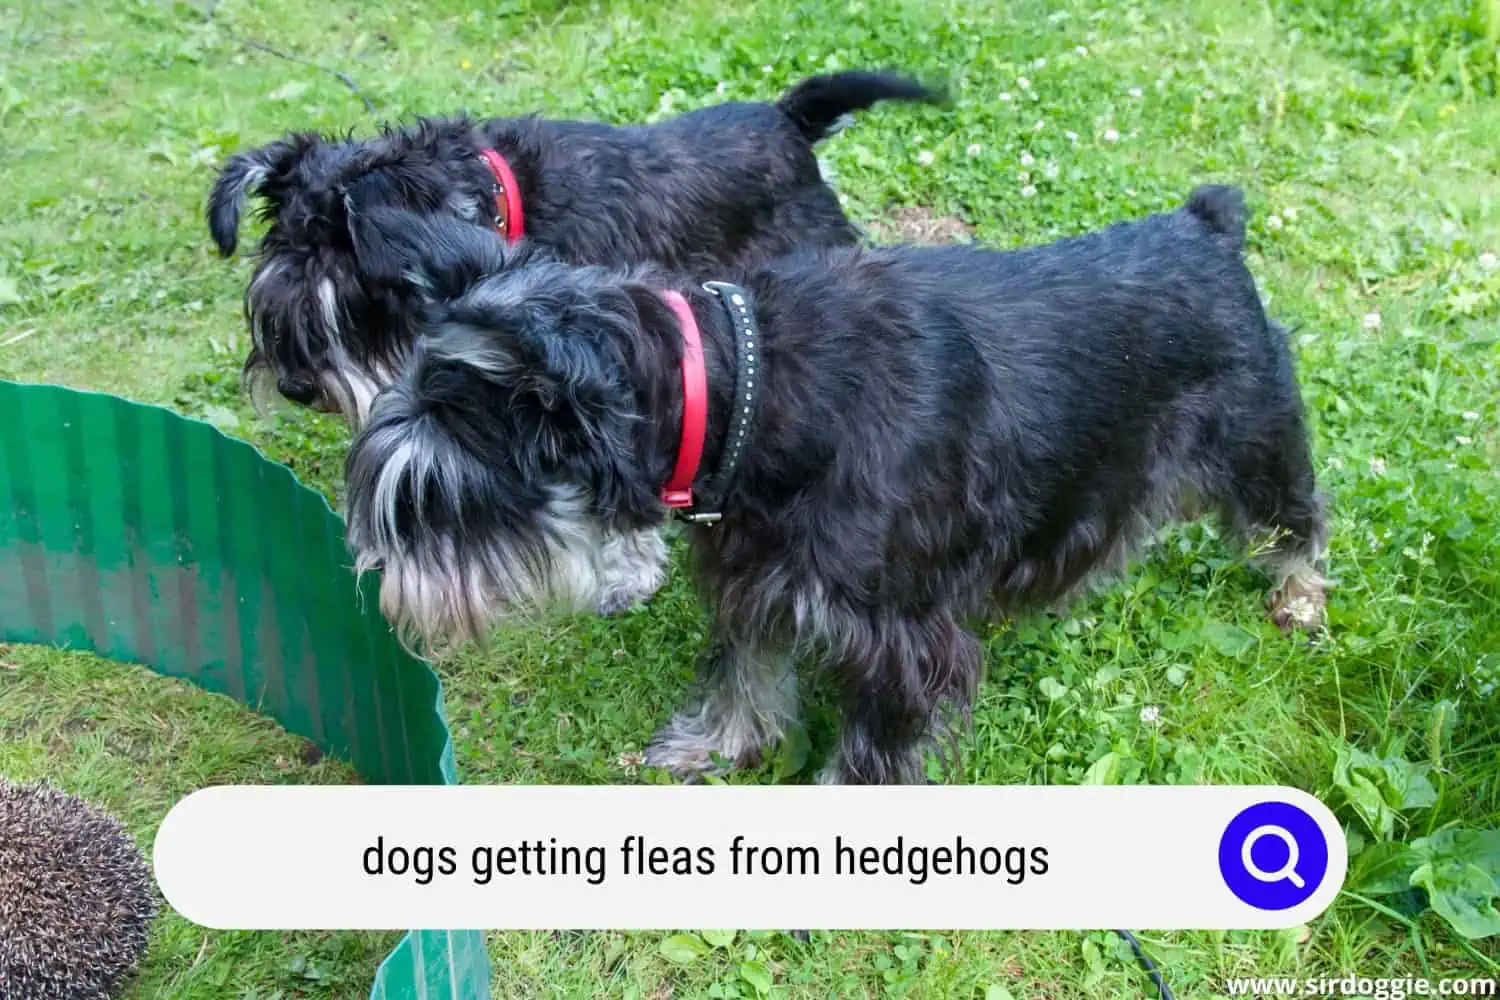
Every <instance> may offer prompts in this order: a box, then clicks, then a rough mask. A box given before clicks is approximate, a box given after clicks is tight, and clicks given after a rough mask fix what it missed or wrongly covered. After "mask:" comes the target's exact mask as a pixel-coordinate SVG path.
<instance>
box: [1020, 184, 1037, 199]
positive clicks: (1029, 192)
mask: <svg viewBox="0 0 1500 1000" xmlns="http://www.w3.org/2000/svg"><path fill="white" fill-rule="evenodd" d="M1035 195H1036V188H1035V187H1033V186H1032V185H1030V184H1028V185H1026V186H1025V187H1023V188H1022V189H1021V197H1022V198H1031V197H1033V196H1035Z"/></svg>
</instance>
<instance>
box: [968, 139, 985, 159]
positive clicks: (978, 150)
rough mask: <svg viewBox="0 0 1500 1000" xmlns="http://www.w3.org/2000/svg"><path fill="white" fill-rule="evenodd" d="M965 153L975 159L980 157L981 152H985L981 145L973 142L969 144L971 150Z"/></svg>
mask: <svg viewBox="0 0 1500 1000" xmlns="http://www.w3.org/2000/svg"><path fill="white" fill-rule="evenodd" d="M964 152H965V153H968V154H969V156H970V157H974V156H978V155H979V154H980V153H981V152H983V150H982V149H981V148H980V146H979V143H977V142H971V143H970V144H969V148H968V149H966V150H964Z"/></svg>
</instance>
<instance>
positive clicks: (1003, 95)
mask: <svg viewBox="0 0 1500 1000" xmlns="http://www.w3.org/2000/svg"><path fill="white" fill-rule="evenodd" d="M1010 101H1011V97H1010V91H1008V90H1002V91H1000V102H1001V103H1002V104H1009V103H1010Z"/></svg>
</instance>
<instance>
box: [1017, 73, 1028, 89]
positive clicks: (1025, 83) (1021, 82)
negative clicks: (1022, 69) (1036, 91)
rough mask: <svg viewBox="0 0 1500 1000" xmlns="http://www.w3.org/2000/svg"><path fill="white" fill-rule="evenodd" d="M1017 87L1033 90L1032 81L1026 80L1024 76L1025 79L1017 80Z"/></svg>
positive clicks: (1019, 78)
mask: <svg viewBox="0 0 1500 1000" xmlns="http://www.w3.org/2000/svg"><path fill="white" fill-rule="evenodd" d="M1016 86H1017V87H1020V88H1021V89H1022V90H1030V89H1031V81H1030V80H1028V79H1026V78H1025V77H1024V76H1023V77H1018V78H1017V79H1016Z"/></svg>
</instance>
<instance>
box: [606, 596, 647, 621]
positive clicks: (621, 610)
mask: <svg viewBox="0 0 1500 1000" xmlns="http://www.w3.org/2000/svg"><path fill="white" fill-rule="evenodd" d="M650 597H651V595H650V594H647V595H646V597H645V598H640V597H638V596H637V595H635V594H631V593H627V592H626V591H623V590H621V591H611V592H609V593H606V594H605V595H604V596H603V597H601V598H600V599H599V607H598V612H599V617H601V618H618V617H619V616H620V615H623V614H625V613H626V612H628V611H630V610H632V609H634V608H635V607H636V606H637V605H640V604H644V603H645V602H646V601H647V600H649V599H650Z"/></svg>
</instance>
